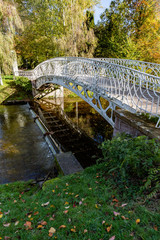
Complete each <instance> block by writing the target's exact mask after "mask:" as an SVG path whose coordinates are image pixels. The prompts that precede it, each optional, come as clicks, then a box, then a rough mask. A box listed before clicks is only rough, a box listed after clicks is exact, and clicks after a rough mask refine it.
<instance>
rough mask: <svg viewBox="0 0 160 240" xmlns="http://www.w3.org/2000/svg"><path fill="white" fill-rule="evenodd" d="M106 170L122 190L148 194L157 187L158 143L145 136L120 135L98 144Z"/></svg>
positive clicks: (159, 177)
mask: <svg viewBox="0 0 160 240" xmlns="http://www.w3.org/2000/svg"><path fill="white" fill-rule="evenodd" d="M101 149H102V153H103V161H106V167H107V171H108V172H109V173H112V175H113V177H114V181H115V182H116V184H118V186H119V189H120V190H121V191H125V192H126V189H129V191H128V193H130V194H133V191H134V192H137V191H138V192H143V193H144V192H145V193H147V195H148V197H149V198H150V197H153V196H155V195H156V194H157V193H158V191H159V190H160V144H159V143H157V142H156V141H155V139H147V137H146V136H139V137H137V138H132V137H131V136H128V135H124V134H123V135H119V136H117V137H115V138H113V139H112V140H111V141H110V140H107V141H105V142H103V143H102V145H101Z"/></svg>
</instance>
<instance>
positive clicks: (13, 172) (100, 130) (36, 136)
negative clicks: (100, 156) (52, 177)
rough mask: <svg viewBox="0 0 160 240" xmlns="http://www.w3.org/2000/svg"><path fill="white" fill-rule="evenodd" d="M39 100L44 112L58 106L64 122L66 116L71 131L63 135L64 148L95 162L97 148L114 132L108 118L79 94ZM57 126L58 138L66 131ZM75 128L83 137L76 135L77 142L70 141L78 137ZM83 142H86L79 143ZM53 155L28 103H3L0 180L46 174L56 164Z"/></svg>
mask: <svg viewBox="0 0 160 240" xmlns="http://www.w3.org/2000/svg"><path fill="white" fill-rule="evenodd" d="M38 104H39V107H40V108H41V110H43V111H45V113H46V112H47V111H48V112H53V111H54V112H55V109H56V114H57V111H58V112H61V119H62V122H61V126H62V125H65V123H64V119H65V121H66V119H67V124H68V125H67V131H69V132H67V134H68V135H66V136H67V137H65V141H64V138H61V141H62V142H60V144H61V146H62V148H63V150H64V151H72V152H73V154H75V156H76V158H77V159H78V161H80V163H81V164H82V166H83V167H87V166H90V165H92V164H94V163H95V162H92V158H91V157H92V155H93V154H94V155H96V152H98V151H99V150H96V149H98V148H97V146H98V144H99V143H101V142H103V141H104V140H105V139H110V138H111V136H112V128H111V127H110V125H109V124H108V123H107V122H106V120H104V119H103V117H101V116H100V115H99V114H98V113H97V112H96V111H95V110H94V109H93V108H92V107H91V106H89V105H88V104H87V103H86V102H85V101H83V100H81V99H79V98H78V99H73V98H65V99H56V101H55V100H47V101H46V100H45V101H40V102H38ZM57 109H58V110H57ZM54 114H55V113H54ZM58 114H59V113H58ZM54 126H55V124H54ZM58 129H59V130H58V131H57V130H56V131H55V129H54V132H56V133H57V135H56V136H58V137H57V139H56V140H57V141H59V139H60V138H59V137H60V136H61V135H60V132H61V131H63V129H60V125H59V126H58ZM65 129H66V126H65ZM73 129H74V130H73ZM76 131H77V132H78V134H79V136H81V138H78V139H77V140H76V139H74V141H73V142H74V143H76V144H71V143H69V141H71V140H72V136H74V137H76V138H77V135H76V134H77V133H76ZM56 136H55V137H56ZM80 142H83V144H84V145H81V146H80ZM73 145H74V146H73ZM88 146H89V147H88ZM95 146H96V147H95ZM93 149H94V150H93ZM91 153H92V154H91ZM53 159H54V156H53V155H52V153H51V151H50V149H49V147H48V145H47V143H46V142H45V140H44V137H43V134H42V133H41V131H40V129H39V128H38V126H37V125H36V123H35V122H34V119H33V117H32V115H31V113H30V111H29V105H28V104H25V105H10V106H9V105H7V106H3V105H0V183H1V184H3V183H8V182H14V181H18V180H25V181H26V180H29V179H38V178H43V177H44V176H46V174H47V173H48V172H49V170H50V169H51V168H52V167H53ZM81 160H82V161H81Z"/></svg>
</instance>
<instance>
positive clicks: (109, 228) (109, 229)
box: [107, 224, 112, 232]
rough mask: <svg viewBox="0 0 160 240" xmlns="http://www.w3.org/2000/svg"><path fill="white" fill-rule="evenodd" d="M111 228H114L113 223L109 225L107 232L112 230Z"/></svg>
mask: <svg viewBox="0 0 160 240" xmlns="http://www.w3.org/2000/svg"><path fill="white" fill-rule="evenodd" d="M111 228H112V224H111V226H109V227H107V232H110V231H111Z"/></svg>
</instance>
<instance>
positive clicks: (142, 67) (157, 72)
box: [95, 58, 160, 77]
mask: <svg viewBox="0 0 160 240" xmlns="http://www.w3.org/2000/svg"><path fill="white" fill-rule="evenodd" d="M95 59H97V60H100V61H107V62H109V63H114V64H118V65H121V66H125V67H129V68H133V69H136V70H138V71H141V72H145V73H148V74H151V75H154V76H157V77H158V76H159V77H160V64H157V63H151V62H144V61H138V60H130V59H120V58H95Z"/></svg>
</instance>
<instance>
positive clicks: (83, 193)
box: [0, 163, 160, 240]
mask: <svg viewBox="0 0 160 240" xmlns="http://www.w3.org/2000/svg"><path fill="white" fill-rule="evenodd" d="M105 170H106V165H105V163H99V164H97V165H95V166H92V167H89V168H87V169H85V170H84V171H83V172H81V173H77V174H73V175H69V176H62V177H59V178H56V179H52V180H50V181H47V182H46V183H45V184H44V186H43V188H42V189H38V187H37V186H35V185H33V184H32V181H30V182H26V183H23V182H17V183H11V184H5V185H1V186H0V239H13V240H15V239H24V240H27V239H28V240H31V239H32V240H34V239H37V240H41V239H44V240H47V239H61V240H68V239H72V240H74V239H79V240H83V239H86V240H89V239H90V240H102V239H103V240H109V239H111V240H114V239H115V240H130V239H131V240H132V239H134V240H150V239H153V240H159V239H160V212H159V210H160V206H159V204H158V200H157V199H154V200H152V201H151V200H150V201H149V200H148V201H146V202H145V201H144V199H143V198H135V197H133V199H132V198H130V199H128V198H127V197H125V195H123V198H122V195H120V193H118V192H117V188H115V187H114V185H113V184H112V181H111V176H108V175H106V172H105ZM126 191H129V189H127V190H126Z"/></svg>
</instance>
